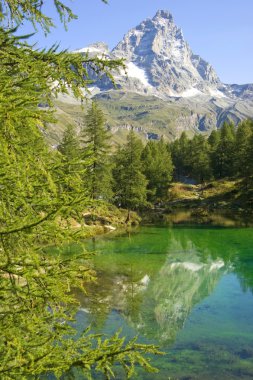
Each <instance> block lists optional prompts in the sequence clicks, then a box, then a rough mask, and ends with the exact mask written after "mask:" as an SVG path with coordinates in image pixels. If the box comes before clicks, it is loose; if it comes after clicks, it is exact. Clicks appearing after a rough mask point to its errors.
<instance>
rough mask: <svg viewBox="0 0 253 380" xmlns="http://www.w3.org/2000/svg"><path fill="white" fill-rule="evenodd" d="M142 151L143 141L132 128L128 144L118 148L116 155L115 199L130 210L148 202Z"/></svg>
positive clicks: (114, 172)
mask: <svg viewBox="0 0 253 380" xmlns="http://www.w3.org/2000/svg"><path fill="white" fill-rule="evenodd" d="M142 151H143V145H142V142H141V141H140V140H139V139H138V138H137V137H136V135H135V133H134V132H133V131H132V130H131V131H130V132H129V134H128V136H127V142H126V144H125V145H124V146H122V147H120V148H119V149H118V151H117V152H116V154H115V157H114V162H115V166H114V168H113V177H114V200H115V203H116V204H117V205H118V206H121V207H125V208H127V209H128V211H129V212H130V210H136V209H139V208H141V207H143V206H145V205H146V204H147V183H148V181H147V179H146V177H145V175H144V174H143V163H142V160H141V154H142Z"/></svg>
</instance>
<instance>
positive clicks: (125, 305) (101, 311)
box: [77, 227, 253, 380]
mask: <svg viewBox="0 0 253 380" xmlns="http://www.w3.org/2000/svg"><path fill="white" fill-rule="evenodd" d="M86 249H87V250H91V251H96V252H97V255H96V257H95V258H94V264H93V265H94V268H95V270H96V271H97V275H98V281H97V283H96V284H93V285H90V287H89V288H88V293H89V297H85V296H82V295H78V297H79V300H80V302H81V308H80V311H79V312H78V315H77V324H78V327H79V328H83V327H85V326H87V325H89V324H90V325H91V326H92V330H93V331H96V332H103V333H106V334H107V333H108V334H112V333H113V332H115V331H116V330H118V329H119V328H122V334H123V335H125V336H127V337H129V338H130V337H132V336H135V335H136V334H138V335H139V340H140V341H141V342H145V343H155V344H157V345H159V346H160V348H161V350H162V351H164V352H165V353H166V355H164V356H161V357H160V356H159V357H154V358H153V361H152V363H153V365H154V366H156V367H157V368H159V370H160V372H159V373H158V374H153V373H152V374H147V373H145V372H142V371H141V370H140V369H137V374H136V376H135V379H139V380H141V379H145V380H158V379H159V380H165V379H166V380H168V379H171V380H172V379H173V380H175V379H179V380H193V379H198V380H202V379H205V380H211V379H212V380H215V379H218V380H233V379H245V380H246V379H247V380H248V379H251V380H252V379H253V294H252V291H253V229H252V228H214V227H213V228H203V227H202V228H201V227H175V228H167V227H142V228H140V229H138V230H136V231H134V232H131V233H122V234H121V235H117V236H113V235H107V236H106V237H103V238H101V237H100V238H96V239H93V240H91V241H89V242H88V243H87V245H86ZM116 376H117V377H116V379H120V380H121V379H124V376H123V374H122V373H120V372H118V373H117V375H116ZM97 379H101V377H99V376H98V377H97Z"/></svg>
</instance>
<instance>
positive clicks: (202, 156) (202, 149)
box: [189, 135, 212, 182]
mask: <svg viewBox="0 0 253 380" xmlns="http://www.w3.org/2000/svg"><path fill="white" fill-rule="evenodd" d="M189 151H190V153H189V164H190V175H191V176H192V177H193V178H194V179H195V180H196V181H197V182H204V181H206V180H209V179H210V178H211V177H212V169H211V162H210V154H209V153H210V152H209V144H208V141H207V140H206V139H205V137H204V136H202V135H195V136H194V137H193V139H192V140H191V141H190V149H189Z"/></svg>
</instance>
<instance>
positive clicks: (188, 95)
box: [178, 87, 204, 98]
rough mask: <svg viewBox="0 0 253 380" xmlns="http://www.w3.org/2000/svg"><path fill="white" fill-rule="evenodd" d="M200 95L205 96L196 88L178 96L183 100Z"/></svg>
mask: <svg viewBox="0 0 253 380" xmlns="http://www.w3.org/2000/svg"><path fill="white" fill-rule="evenodd" d="M198 95H204V94H203V92H201V91H199V90H198V89H197V88H194V87H191V88H188V89H187V90H185V91H183V92H181V93H180V94H178V96H180V97H182V98H191V97H194V96H198Z"/></svg>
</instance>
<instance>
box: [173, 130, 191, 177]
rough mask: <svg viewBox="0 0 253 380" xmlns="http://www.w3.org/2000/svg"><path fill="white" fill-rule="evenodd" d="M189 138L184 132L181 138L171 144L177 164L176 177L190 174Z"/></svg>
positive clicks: (174, 161)
mask: <svg viewBox="0 0 253 380" xmlns="http://www.w3.org/2000/svg"><path fill="white" fill-rule="evenodd" d="M189 153H190V152H189V139H188V137H187V135H186V133H185V132H183V133H182V134H181V136H180V138H179V139H177V140H175V141H174V142H173V143H172V144H171V155H172V161H173V164H174V166H175V177H176V179H178V178H179V177H180V176H187V175H188V174H189Z"/></svg>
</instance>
